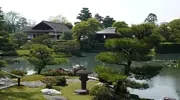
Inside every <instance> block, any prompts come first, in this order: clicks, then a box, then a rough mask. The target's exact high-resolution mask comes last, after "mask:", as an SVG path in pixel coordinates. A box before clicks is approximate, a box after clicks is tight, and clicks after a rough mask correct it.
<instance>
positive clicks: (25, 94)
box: [0, 75, 98, 100]
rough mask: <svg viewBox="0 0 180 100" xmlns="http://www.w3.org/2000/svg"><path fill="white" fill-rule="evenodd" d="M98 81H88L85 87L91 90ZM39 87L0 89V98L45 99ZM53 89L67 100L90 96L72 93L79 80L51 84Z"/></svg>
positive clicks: (32, 77)
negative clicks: (66, 83)
mask: <svg viewBox="0 0 180 100" xmlns="http://www.w3.org/2000/svg"><path fill="white" fill-rule="evenodd" d="M43 78H45V76H43V75H28V76H24V77H22V79H21V80H22V81H38V80H42V79H43ZM68 78H78V77H77V76H70V77H68ZM97 83H98V81H89V82H87V88H88V89H89V90H91V88H92V87H93V86H94V85H95V84H97ZM42 88H45V87H40V88H29V87H25V86H22V87H20V88H19V87H17V86H15V87H11V88H8V89H4V90H0V100H45V99H44V98H43V96H42V93H41V91H40V90H41V89H42ZM53 88H54V89H56V90H58V91H61V92H62V96H64V97H65V98H67V99H69V100H91V99H92V97H91V96H90V95H77V94H74V91H75V90H77V89H80V88H81V83H80V82H75V83H73V82H72V83H69V84H68V85H67V86H64V87H61V86H53Z"/></svg>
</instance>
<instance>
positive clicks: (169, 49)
mask: <svg viewBox="0 0 180 100" xmlns="http://www.w3.org/2000/svg"><path fill="white" fill-rule="evenodd" d="M156 52H157V53H180V43H171V44H170V43H166V44H165V43H162V44H160V45H159V47H157V48H156Z"/></svg>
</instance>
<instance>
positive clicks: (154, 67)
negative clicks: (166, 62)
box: [131, 64, 163, 80]
mask: <svg viewBox="0 0 180 100" xmlns="http://www.w3.org/2000/svg"><path fill="white" fill-rule="evenodd" d="M162 67H163V66H162V65H160V64H159V65H158V64H145V65H142V66H141V67H139V66H135V67H131V72H132V74H134V76H135V78H137V79H140V80H142V79H151V78H153V77H154V76H156V75H158V74H159V73H160V71H161V69H162Z"/></svg>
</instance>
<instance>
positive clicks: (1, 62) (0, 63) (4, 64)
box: [0, 60, 6, 70]
mask: <svg viewBox="0 0 180 100" xmlns="http://www.w3.org/2000/svg"><path fill="white" fill-rule="evenodd" d="M3 67H6V62H5V61H4V60H0V70H1V68H3Z"/></svg>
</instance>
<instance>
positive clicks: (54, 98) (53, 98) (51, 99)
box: [43, 95, 68, 100]
mask: <svg viewBox="0 0 180 100" xmlns="http://www.w3.org/2000/svg"><path fill="white" fill-rule="evenodd" d="M43 97H44V98H46V99H47V100H68V99H66V98H65V97H63V96H50V95H43Z"/></svg>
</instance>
